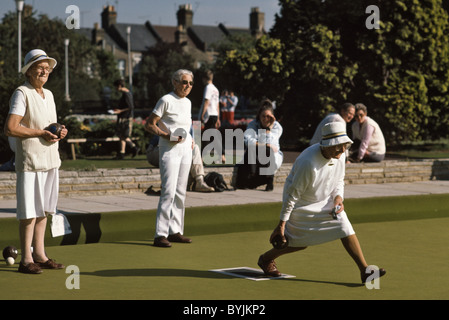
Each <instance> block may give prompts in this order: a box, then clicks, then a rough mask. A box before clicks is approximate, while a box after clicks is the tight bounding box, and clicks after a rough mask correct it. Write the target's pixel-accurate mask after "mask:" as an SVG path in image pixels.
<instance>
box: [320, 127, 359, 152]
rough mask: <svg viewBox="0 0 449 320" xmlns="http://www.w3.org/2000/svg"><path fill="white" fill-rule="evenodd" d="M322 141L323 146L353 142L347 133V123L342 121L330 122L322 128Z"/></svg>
mask: <svg viewBox="0 0 449 320" xmlns="http://www.w3.org/2000/svg"><path fill="white" fill-rule="evenodd" d="M321 136H322V138H321V143H320V145H321V146H322V147H332V146H336V145H339V144H344V143H352V140H351V139H349V137H348V135H347V134H346V125H345V124H344V123H342V122H330V123H327V124H325V125H324V126H323V129H321Z"/></svg>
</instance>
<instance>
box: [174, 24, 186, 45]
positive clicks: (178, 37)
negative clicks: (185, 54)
mask: <svg viewBox="0 0 449 320" xmlns="http://www.w3.org/2000/svg"><path fill="white" fill-rule="evenodd" d="M175 42H176V43H178V44H180V45H185V44H186V43H187V31H186V29H184V27H183V26H182V25H179V26H177V27H176V31H175Z"/></svg>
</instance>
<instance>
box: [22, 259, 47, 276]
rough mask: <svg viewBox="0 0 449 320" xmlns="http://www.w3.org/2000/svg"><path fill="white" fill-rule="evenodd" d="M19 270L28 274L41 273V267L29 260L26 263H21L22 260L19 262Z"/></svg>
mask: <svg viewBox="0 0 449 320" xmlns="http://www.w3.org/2000/svg"><path fill="white" fill-rule="evenodd" d="M19 272H21V273H28V274H39V273H42V269H41V268H40V267H39V265H38V264H37V263H33V262H30V263H28V264H23V263H22V261H20V263H19Z"/></svg>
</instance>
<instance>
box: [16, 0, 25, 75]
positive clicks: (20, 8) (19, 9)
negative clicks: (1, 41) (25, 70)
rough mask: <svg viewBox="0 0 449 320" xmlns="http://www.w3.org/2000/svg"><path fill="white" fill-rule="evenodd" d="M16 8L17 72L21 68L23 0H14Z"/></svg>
mask: <svg viewBox="0 0 449 320" xmlns="http://www.w3.org/2000/svg"><path fill="white" fill-rule="evenodd" d="M15 1H16V9H17V30H18V31H17V61H18V67H17V70H18V71H19V73H20V72H21V69H22V11H23V3H24V1H23V0H15Z"/></svg>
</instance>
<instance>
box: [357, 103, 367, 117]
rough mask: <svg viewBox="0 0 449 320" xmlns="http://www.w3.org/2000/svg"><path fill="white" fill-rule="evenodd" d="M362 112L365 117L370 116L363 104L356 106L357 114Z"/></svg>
mask: <svg viewBox="0 0 449 320" xmlns="http://www.w3.org/2000/svg"><path fill="white" fill-rule="evenodd" d="M359 110H362V111H363V113H364V114H365V115H367V114H368V108H367V107H366V106H365V105H364V104H363V103H356V104H355V112H357V111H359Z"/></svg>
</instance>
